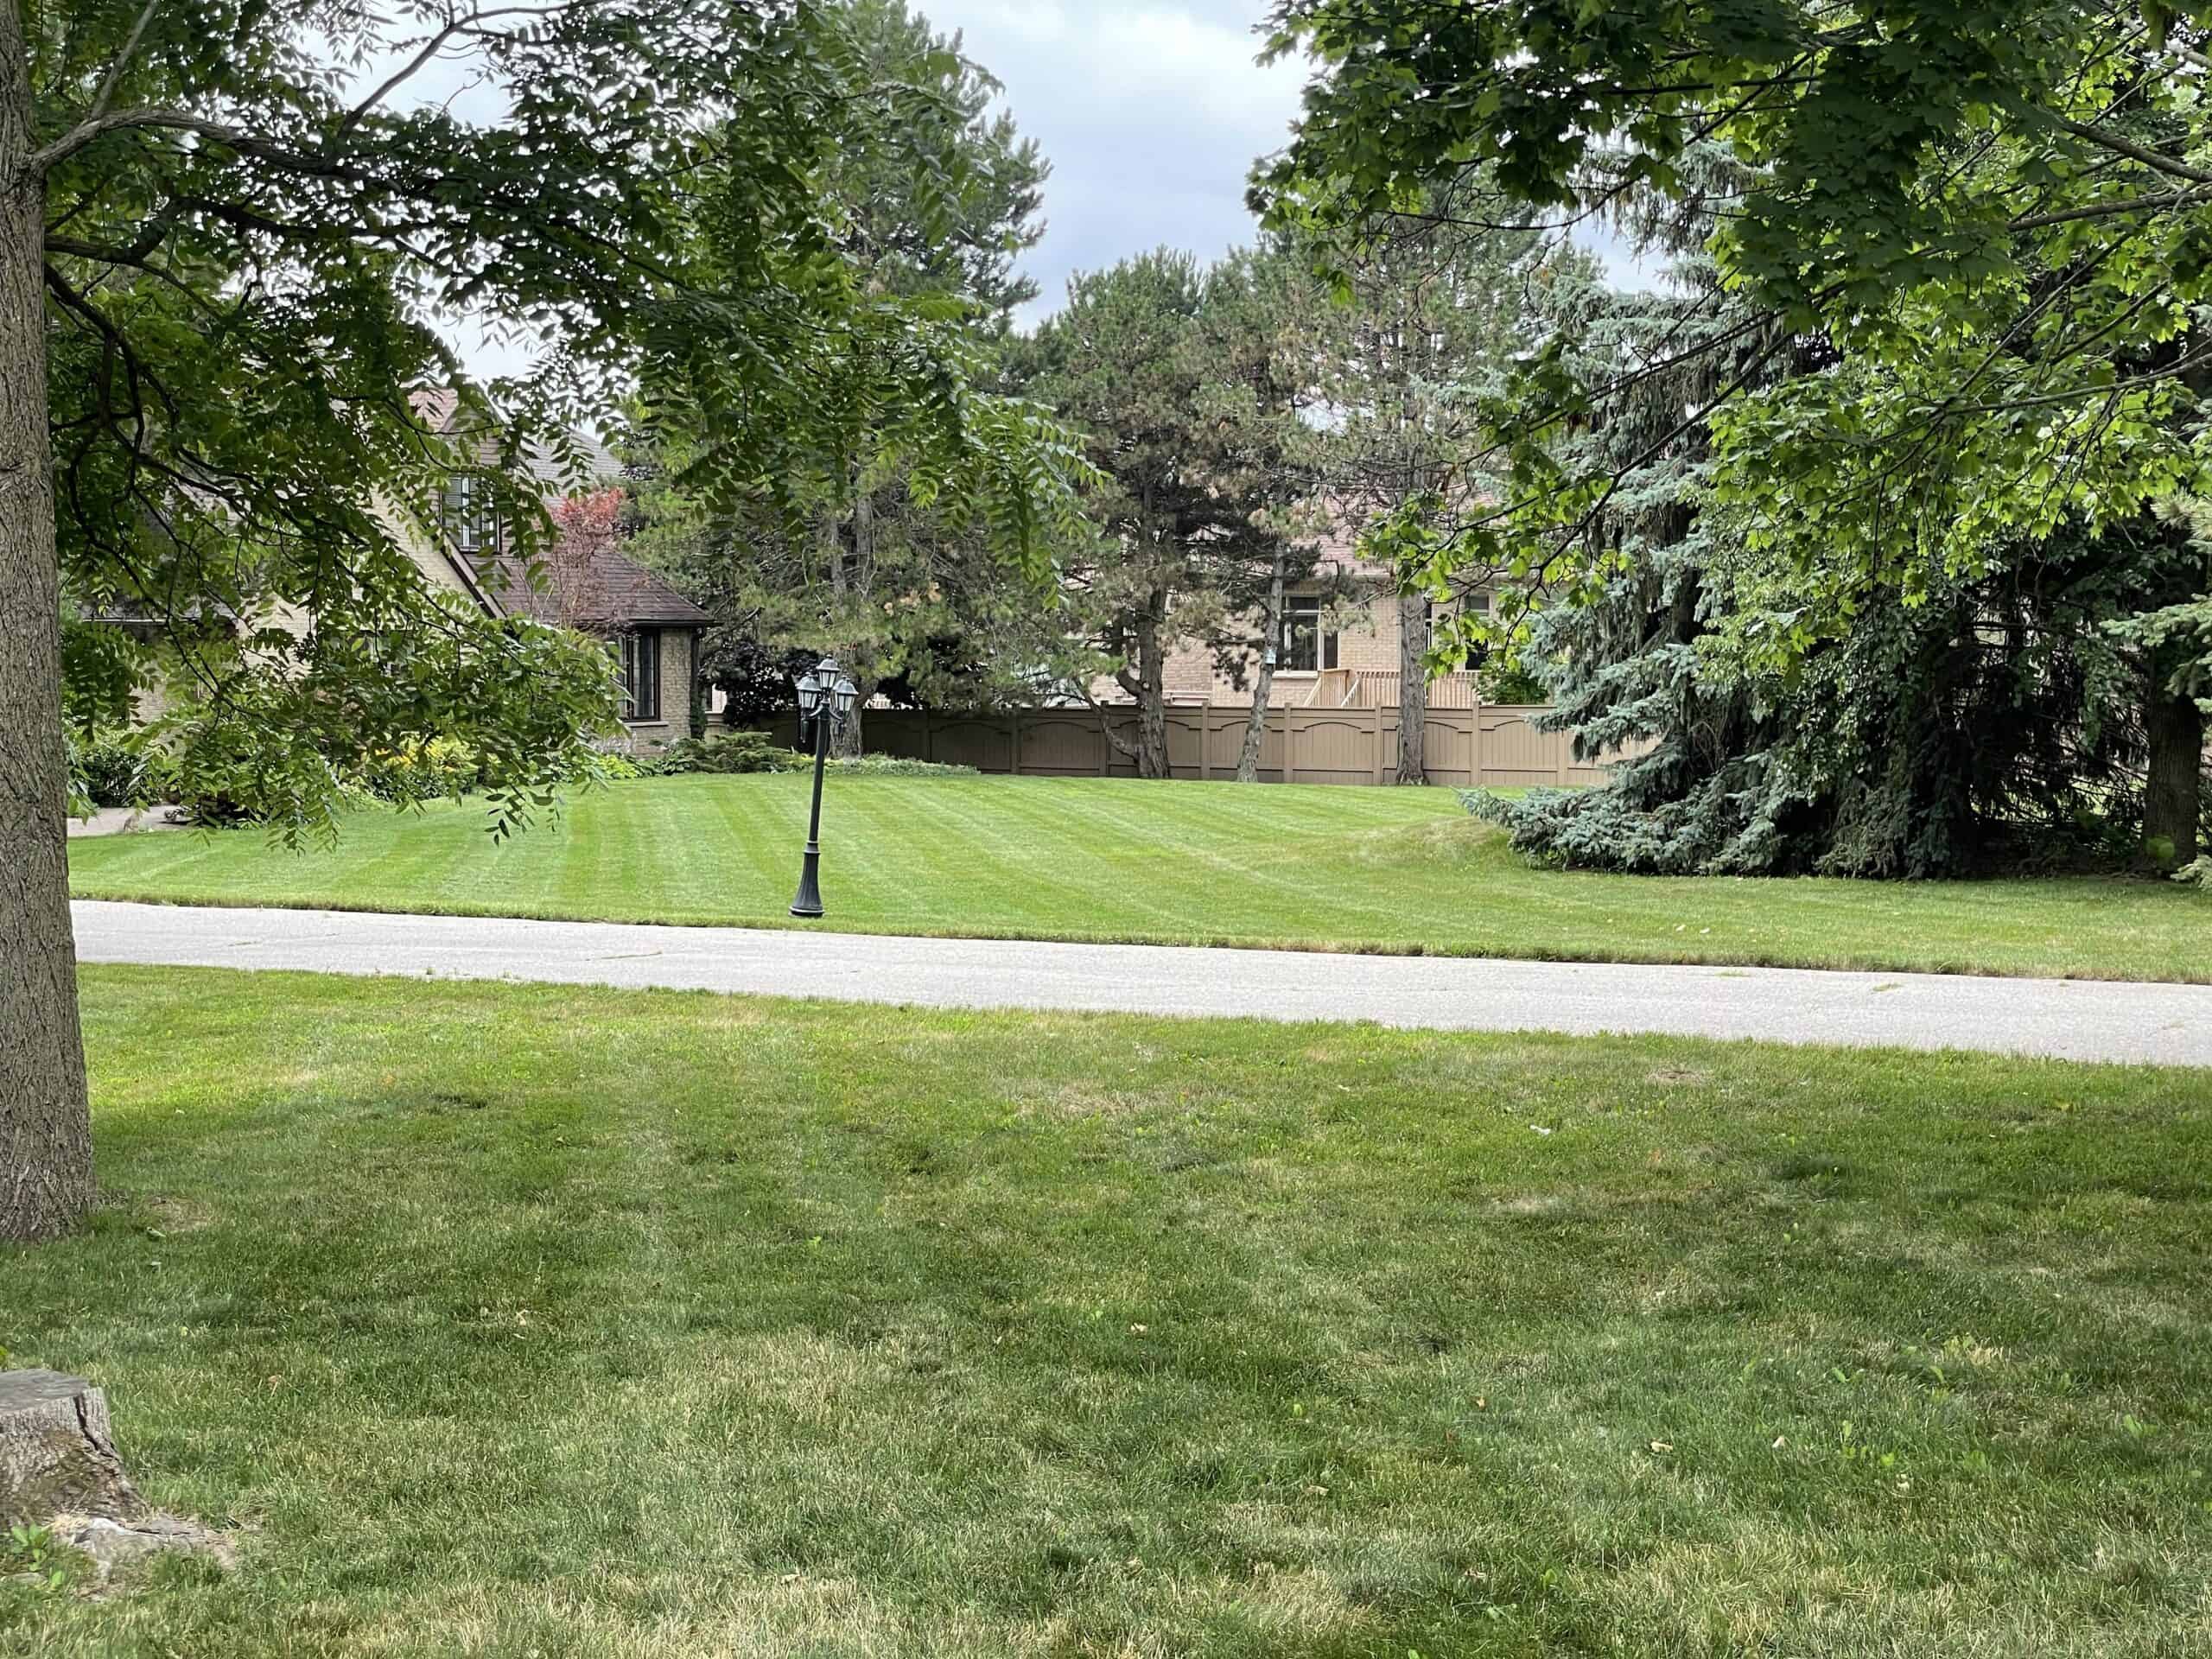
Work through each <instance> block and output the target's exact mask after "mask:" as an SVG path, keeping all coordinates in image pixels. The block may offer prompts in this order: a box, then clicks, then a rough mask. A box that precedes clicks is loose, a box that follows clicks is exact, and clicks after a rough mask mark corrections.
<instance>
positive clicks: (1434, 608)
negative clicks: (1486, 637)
mask: <svg viewBox="0 0 2212 1659" xmlns="http://www.w3.org/2000/svg"><path fill="white" fill-rule="evenodd" d="M1462 613H1464V614H1465V615H1468V616H1474V617H1480V618H1481V619H1482V620H1484V621H1485V622H1487V621H1488V620H1490V592H1489V590H1488V589H1487V588H1485V589H1484V590H1483V591H1482V592H1480V593H1474V594H1468V595H1467V596H1466V597H1465V599H1464V600H1444V601H1437V600H1433V599H1432V600H1430V601H1428V629H1429V632H1431V633H1433V632H1436V630H1437V629H1439V628H1440V627H1442V626H1444V625H1445V624H1446V622H1449V621H1450V620H1452V618H1453V617H1454V616H1457V615H1460V614H1462Z"/></svg>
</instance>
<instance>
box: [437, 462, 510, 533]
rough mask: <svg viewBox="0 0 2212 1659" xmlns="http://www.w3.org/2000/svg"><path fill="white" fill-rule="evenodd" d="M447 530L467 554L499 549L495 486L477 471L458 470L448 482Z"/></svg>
mask: <svg viewBox="0 0 2212 1659" xmlns="http://www.w3.org/2000/svg"><path fill="white" fill-rule="evenodd" d="M446 533H447V534H448V535H449V536H451V537H453V544H454V546H455V547H457V548H459V549H460V550H461V551H462V552H464V553H496V552H498V551H499V516H498V514H497V513H496V512H494V511H493V499H492V488H491V486H490V484H489V483H487V482H486V480H484V479H483V478H482V477H480V476H479V475H478V474H474V473H456V474H454V476H453V478H452V480H450V481H449V482H448V484H447V485H446Z"/></svg>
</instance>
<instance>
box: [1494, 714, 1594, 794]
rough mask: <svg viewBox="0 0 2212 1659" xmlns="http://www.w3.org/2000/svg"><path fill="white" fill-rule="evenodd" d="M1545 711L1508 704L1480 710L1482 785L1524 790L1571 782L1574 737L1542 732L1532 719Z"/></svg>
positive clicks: (1561, 733) (1560, 733) (1559, 733)
mask: <svg viewBox="0 0 2212 1659" xmlns="http://www.w3.org/2000/svg"><path fill="white" fill-rule="evenodd" d="M1544 712H1545V711H1544V709H1541V708H1520V707H1509V706H1507V705H1504V704H1500V705H1498V706H1497V707H1495V708H1486V709H1481V710H1479V711H1478V715H1477V717H1478V720H1479V721H1480V722H1481V731H1480V734H1479V737H1478V749H1477V767H1478V769H1477V774H1476V778H1475V782H1476V784H1477V785H1479V786H1480V787H1482V788H1484V789H1522V788H1528V787H1530V786H1533V785H1544V784H1553V785H1557V784H1563V783H1565V782H1566V781H1567V766H1568V764H1569V760H1570V757H1571V754H1572V752H1573V739H1572V738H1571V737H1569V736H1568V735H1567V733H1565V732H1540V731H1538V730H1537V729H1536V728H1535V725H1534V724H1533V723H1532V722H1533V721H1535V718H1536V716H1537V715H1541V714H1542V713H1544Z"/></svg>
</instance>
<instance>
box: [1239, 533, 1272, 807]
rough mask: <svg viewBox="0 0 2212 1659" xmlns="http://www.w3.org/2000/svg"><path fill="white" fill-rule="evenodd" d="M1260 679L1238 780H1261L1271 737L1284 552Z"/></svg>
mask: <svg viewBox="0 0 2212 1659" xmlns="http://www.w3.org/2000/svg"><path fill="white" fill-rule="evenodd" d="M1260 639H1261V645H1260V677H1259V679H1258V680H1257V681H1256V682H1255V683H1254V685H1253V687H1252V717H1251V718H1250V719H1249V720H1248V721H1245V722H1244V747H1243V749H1242V750H1240V751H1239V752H1238V753H1237V756H1236V781H1237V782H1238V783H1240V784H1255V783H1257V782H1259V780H1260V745H1261V743H1262V741H1264V740H1265V739H1266V737H1267V734H1268V704H1269V703H1270V702H1273V701H1274V693H1275V656H1276V653H1277V652H1279V651H1280V650H1281V646H1282V552H1281V549H1277V550H1276V552H1275V568H1274V575H1272V576H1270V577H1269V578H1268V611H1267V614H1266V615H1265V616H1263V617H1262V618H1261V619H1260Z"/></svg>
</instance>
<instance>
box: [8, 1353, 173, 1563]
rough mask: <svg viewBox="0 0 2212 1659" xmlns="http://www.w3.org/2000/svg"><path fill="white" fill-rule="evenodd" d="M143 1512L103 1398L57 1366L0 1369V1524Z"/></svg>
mask: <svg viewBox="0 0 2212 1659" xmlns="http://www.w3.org/2000/svg"><path fill="white" fill-rule="evenodd" d="M147 1513H148V1511H147V1507H146V1501H145V1499H143V1498H142V1497H139V1496H138V1491H137V1488H136V1487H135V1486H133V1485H132V1484H130V1476H128V1475H126V1474H124V1472H123V1459H120V1458H118V1457H117V1456H116V1454H115V1444H114V1442H113V1440H111V1439H110V1430H109V1428H108V1417H107V1396H106V1395H103V1394H102V1393H101V1392H100V1391H99V1389H96V1388H93V1387H92V1385H91V1384H90V1383H86V1381H85V1380H84V1378H82V1377H80V1376H63V1375H62V1374H61V1373H60V1372H59V1371H0V1528H4V1527H10V1526H17V1525H29V1526H38V1525H43V1524H44V1523H45V1522H48V1521H51V1520H53V1519H54V1517H55V1516H83V1517H86V1519H92V1520H102V1521H119V1522H126V1523H131V1522H139V1521H143V1520H144V1519H145V1518H146V1517H147Z"/></svg>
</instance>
